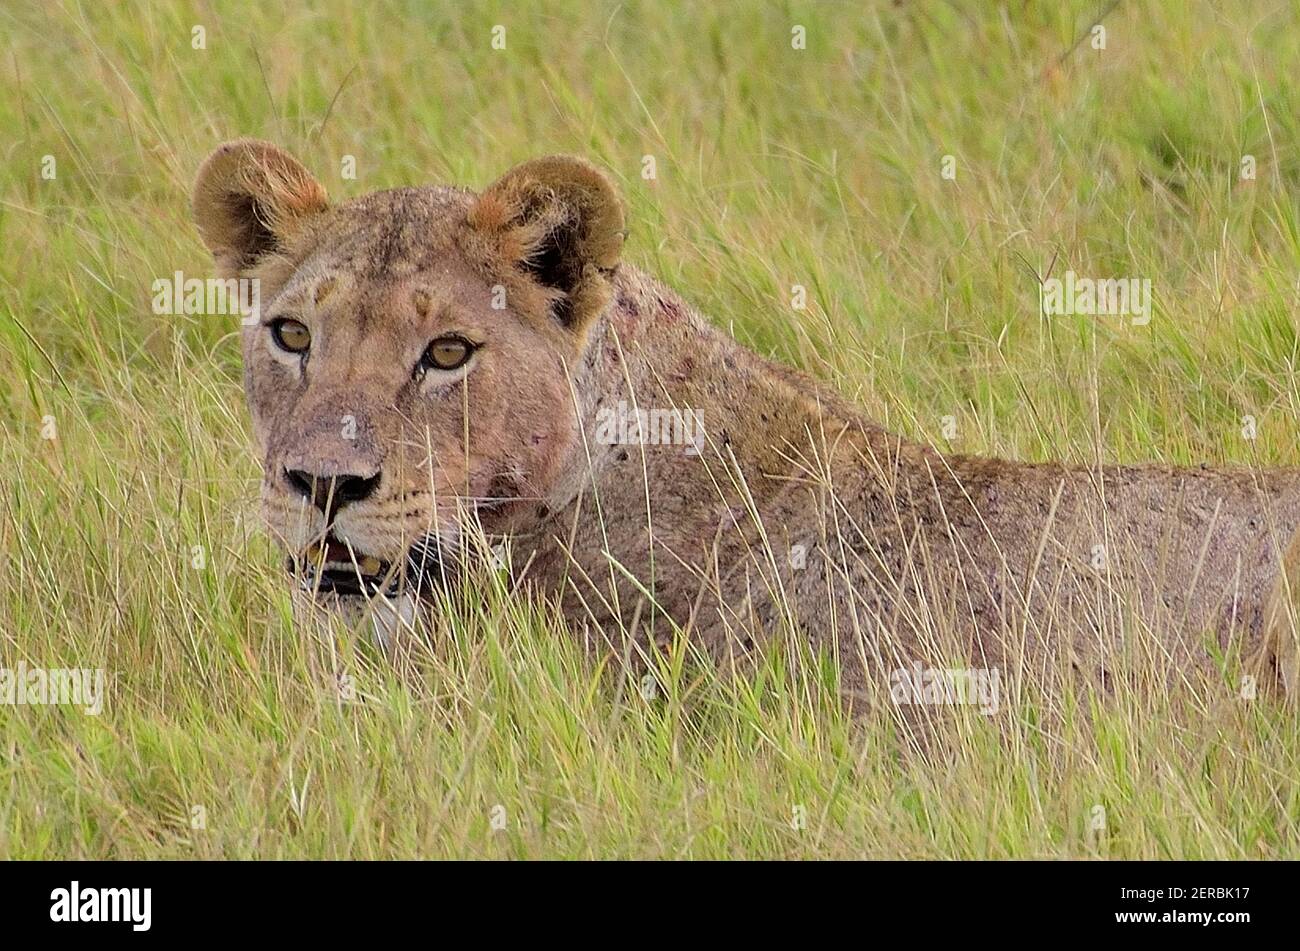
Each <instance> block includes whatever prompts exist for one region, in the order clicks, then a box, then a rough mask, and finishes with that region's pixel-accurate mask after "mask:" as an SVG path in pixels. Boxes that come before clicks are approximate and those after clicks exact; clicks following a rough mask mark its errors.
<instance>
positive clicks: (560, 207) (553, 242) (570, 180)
mask: <svg viewBox="0 0 1300 951" xmlns="http://www.w3.org/2000/svg"><path fill="white" fill-rule="evenodd" d="M469 224H470V227H471V228H472V229H473V230H474V231H475V232H476V233H477V234H478V235H479V236H480V237H482V238H485V239H487V240H488V241H489V242H490V244H491V246H492V249H493V251H494V252H495V254H496V255H497V256H499V257H501V258H504V259H505V260H506V262H508V263H509V264H510V265H512V266H513V267H515V268H516V269H518V270H519V271H522V272H523V273H524V274H526V275H527V276H528V277H529V278H530V279H531V281H532V282H533V283H534V284H536V285H539V286H540V288H541V289H542V290H543V291H544V292H545V297H546V299H548V300H549V304H550V311H551V313H552V315H554V316H555V318H556V319H558V320H559V321H560V322H561V323H562V324H563V325H564V326H566V327H569V328H570V329H573V330H579V331H580V330H582V329H583V328H585V326H586V325H587V323H588V322H589V321H590V320H591V318H592V317H594V316H595V315H596V314H598V313H600V311H601V310H602V309H604V307H605V304H606V303H607V302H608V301H609V295H610V289H611V280H612V278H613V276H614V271H615V270H616V269H617V267H618V262H619V257H620V255H621V253H622V250H623V238H624V236H625V231H624V219H623V202H622V200H621V199H620V198H619V195H618V192H617V191H616V190H615V189H614V186H613V185H612V184H611V183H610V181H609V179H608V178H606V177H605V175H604V174H602V173H601V172H600V171H599V170H598V169H596V168H595V167H594V166H593V165H591V164H590V163H588V162H585V161H583V160H582V159H579V158H573V157H571V156H567V155H553V156H549V157H547V158H540V159H534V160H533V161H531V162H525V163H523V164H522V165H518V166H516V167H514V168H512V169H511V170H510V171H508V172H506V174H505V175H503V176H501V178H500V179H498V180H497V181H496V182H495V183H493V184H492V185H491V186H490V187H489V188H488V189H487V190H486V191H484V192H483V194H482V195H480V196H479V198H478V200H477V201H476V202H475V204H474V207H473V208H472V209H471V210H470V213H469Z"/></svg>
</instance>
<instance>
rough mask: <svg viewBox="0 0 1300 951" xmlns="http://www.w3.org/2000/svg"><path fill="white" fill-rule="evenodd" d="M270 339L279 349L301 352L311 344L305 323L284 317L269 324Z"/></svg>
mask: <svg viewBox="0 0 1300 951" xmlns="http://www.w3.org/2000/svg"><path fill="white" fill-rule="evenodd" d="M271 339H272V340H274V341H275V344H276V346H278V347H279V348H280V349H281V350H287V351H289V352H290V353H302V352H303V351H304V350H306V349H307V348H308V347H310V346H311V331H310V330H308V329H307V326H306V324H303V323H300V322H299V321H296V320H290V319H289V318H287V317H286V318H284V319H282V320H277V321H274V322H273V323H272V324H271Z"/></svg>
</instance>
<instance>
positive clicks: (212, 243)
mask: <svg viewBox="0 0 1300 951" xmlns="http://www.w3.org/2000/svg"><path fill="white" fill-rule="evenodd" d="M194 215H195V218H196V220H197V222H198V227H199V231H200V233H201V234H202V236H203V240H204V242H205V243H206V244H207V246H208V248H209V249H210V250H211V252H212V254H213V256H214V258H215V259H216V263H217V268H218V270H219V271H220V273H221V276H222V277H224V278H246V279H257V280H258V281H259V282H260V284H259V288H260V313H258V314H256V315H255V318H256V319H253V318H249V319H246V320H245V322H244V328H243V331H242V345H243V356H244V366H245V387H246V391H247V396H248V403H249V407H250V410H251V413H252V420H253V429H254V432H255V434H256V438H257V442H258V445H259V448H260V452H261V455H262V463H263V472H264V476H263V482H262V502H263V509H264V512H265V515H266V518H267V520H268V522H269V524H270V526H271V529H272V531H273V533H274V534H275V535H276V536H277V537H278V538H279V539H280V540H281V541H282V542H283V544H284V545H285V547H286V549H287V551H288V553H289V555H290V556H291V558H292V560H293V564H294V565H295V566H296V567H297V568H299V569H302V570H305V571H306V573H307V574H306V577H307V579H308V581H309V583H311V584H313V585H316V586H319V587H323V588H325V589H327V590H333V591H335V592H336V593H338V594H342V595H350V594H373V593H374V592H375V591H382V590H393V589H395V588H396V587H397V586H401V585H408V586H409V585H410V583H411V580H412V578H415V579H416V580H417V581H418V580H422V579H425V578H426V577H427V575H428V574H429V572H430V571H431V570H432V569H434V568H437V567H439V566H441V565H443V564H444V563H445V561H446V560H447V557H448V554H449V553H455V552H456V551H458V550H460V548H461V538H462V536H463V534H464V533H463V529H464V528H465V526H466V521H465V520H466V519H473V520H474V521H475V522H476V523H478V524H481V525H482V527H483V528H484V529H485V530H486V531H487V532H489V533H494V532H517V531H526V530H528V529H529V528H530V527H531V526H533V525H536V524H537V523H538V521H539V520H540V519H542V518H544V516H545V513H546V512H547V511H548V508H550V507H553V506H554V505H556V504H557V503H560V504H562V503H563V502H564V501H565V499H566V497H572V495H573V494H574V493H576V491H577V490H578V485H577V482H578V480H579V479H580V476H581V472H582V469H583V464H582V438H581V433H580V431H579V424H578V419H577V415H576V414H575V390H574V386H575V379H576V378H577V377H578V376H579V374H580V368H581V366H582V363H583V361H584V354H585V350H586V347H587V340H588V337H589V330H590V327H591V325H592V323H593V321H594V320H595V318H597V317H598V316H599V315H600V313H601V312H602V310H603V309H604V307H605V305H606V303H607V301H608V299H609V294H610V288H611V281H612V278H613V274H614V270H615V268H616V267H617V264H618V260H619V252H620V249H621V245H622V240H623V209H622V204H621V202H620V200H619V198H618V195H617V194H616V192H615V191H614V189H613V187H612V186H611V185H610V183H609V181H608V180H607V179H606V178H605V177H604V176H603V175H602V174H601V173H600V172H598V171H597V170H595V169H594V168H593V167H591V166H590V165H588V164H587V163H586V162H583V161H582V160H579V159H574V158H567V157H551V158H543V159H538V160H536V161H531V162H527V163H525V164H523V165H520V166H518V167H516V168H514V169H512V170H511V171H510V172H508V173H507V174H505V175H504V176H503V177H502V178H500V179H499V180H498V181H497V182H496V183H495V184H493V185H491V186H490V187H488V188H487V189H486V190H485V191H483V192H482V193H481V194H475V193H473V192H471V191H467V190H463V189H459V188H449V187H441V186H427V187H422V188H402V189H394V190H391V191H381V192H376V193H373V194H369V195H365V196H363V197H361V198H357V199H355V200H352V201H347V202H343V203H341V204H338V205H332V204H330V202H329V201H328V199H327V198H326V194H325V189H324V188H323V187H322V186H321V185H320V183H319V182H317V181H316V180H315V179H314V178H313V177H312V176H311V174H310V173H309V172H308V171H307V170H306V169H305V168H304V167H303V166H302V165H301V164H300V163H299V162H298V161H297V160H295V159H294V158H293V157H291V156H290V155H288V154H286V153H285V152H284V151H282V150H281V149H279V148H277V147H276V146H274V145H271V144H268V143H265V142H257V141H251V140H241V141H237V142H231V143H227V144H225V145H222V146H221V147H220V148H218V149H217V150H216V151H215V152H214V153H213V154H212V155H211V156H210V157H209V158H208V159H207V161H206V162H205V163H204V164H203V167H202V168H201V169H200V171H199V174H198V179H197V181H196V183H195V186H194Z"/></svg>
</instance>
